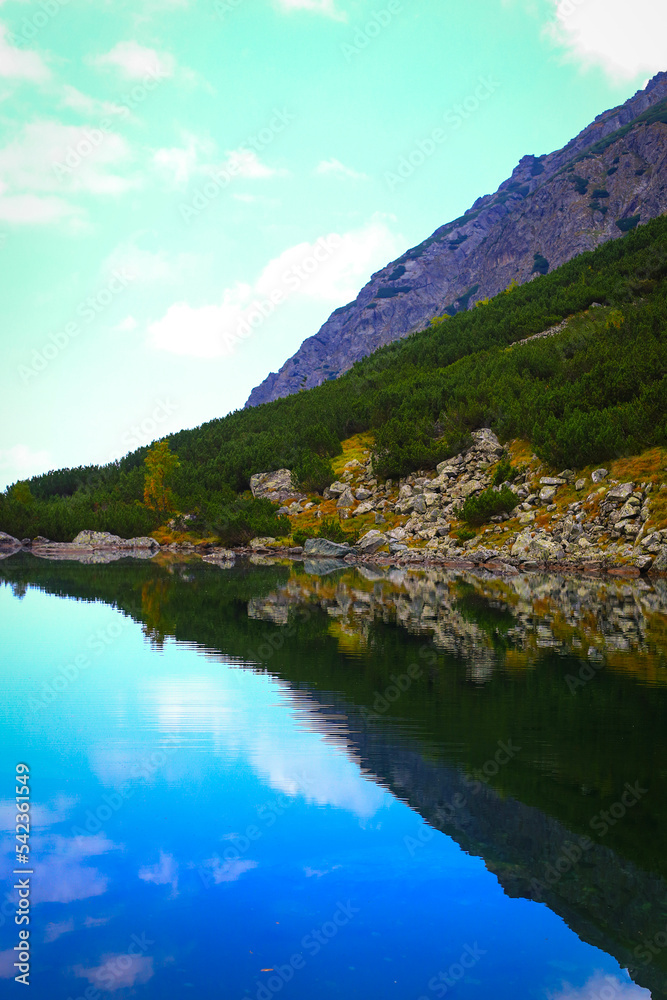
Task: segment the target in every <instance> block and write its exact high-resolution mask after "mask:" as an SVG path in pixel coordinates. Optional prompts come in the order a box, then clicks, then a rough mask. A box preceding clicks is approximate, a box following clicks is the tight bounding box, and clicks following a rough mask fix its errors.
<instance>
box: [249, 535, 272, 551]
mask: <svg viewBox="0 0 667 1000" xmlns="http://www.w3.org/2000/svg"><path fill="white" fill-rule="evenodd" d="M275 544H276V540H275V538H273V537H272V536H271V535H265V536H263V537H262V536H258V537H257V538H251V540H250V548H251V549H268V548H269V546H270V545H275Z"/></svg>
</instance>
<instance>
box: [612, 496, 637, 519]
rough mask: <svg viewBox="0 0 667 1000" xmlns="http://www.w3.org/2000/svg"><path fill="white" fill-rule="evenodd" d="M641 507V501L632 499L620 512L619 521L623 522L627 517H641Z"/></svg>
mask: <svg viewBox="0 0 667 1000" xmlns="http://www.w3.org/2000/svg"><path fill="white" fill-rule="evenodd" d="M640 507H641V504H640V501H639V500H638V499H636V498H635V497H630V499H629V500H628V502H627V503H625V504H623V506H622V507H621V509H620V510H619V512H618V517H619V520H623V519H624V518H627V517H630V518H632V517H637V516H638V515H639V511H640Z"/></svg>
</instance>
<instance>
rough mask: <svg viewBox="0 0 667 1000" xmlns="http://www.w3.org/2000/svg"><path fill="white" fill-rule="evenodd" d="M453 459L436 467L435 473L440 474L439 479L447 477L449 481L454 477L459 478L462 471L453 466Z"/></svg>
mask: <svg viewBox="0 0 667 1000" xmlns="http://www.w3.org/2000/svg"><path fill="white" fill-rule="evenodd" d="M451 461H452V460H451V458H448V459H447V461H446V462H440V464H439V465H436V467H435V471H436V472H437V473H438V479H440V478H441V477H446V478H447V479H452V478H453V477H454V476H458V474H459V472H460V471H461V470H460V469H457V468H455V467H454V466H453V465H452V464H451Z"/></svg>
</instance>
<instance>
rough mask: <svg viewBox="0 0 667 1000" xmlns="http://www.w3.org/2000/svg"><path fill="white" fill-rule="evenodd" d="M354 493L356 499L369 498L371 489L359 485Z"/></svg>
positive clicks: (371, 493) (371, 494)
mask: <svg viewBox="0 0 667 1000" xmlns="http://www.w3.org/2000/svg"><path fill="white" fill-rule="evenodd" d="M354 495H355V497H356V498H357V500H370V498H371V497H372V496H373V491H372V490H367V489H364V487H363V486H361V487H360V488H359V489H358V490H357V492H356V493H355V494H354Z"/></svg>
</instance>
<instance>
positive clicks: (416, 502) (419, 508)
mask: <svg viewBox="0 0 667 1000" xmlns="http://www.w3.org/2000/svg"><path fill="white" fill-rule="evenodd" d="M412 509H413V510H414V512H415V513H416V514H425V513H426V500H425V499H424V497H423V496H422V495H421V494H417V496H415V497H413V498H412Z"/></svg>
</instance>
